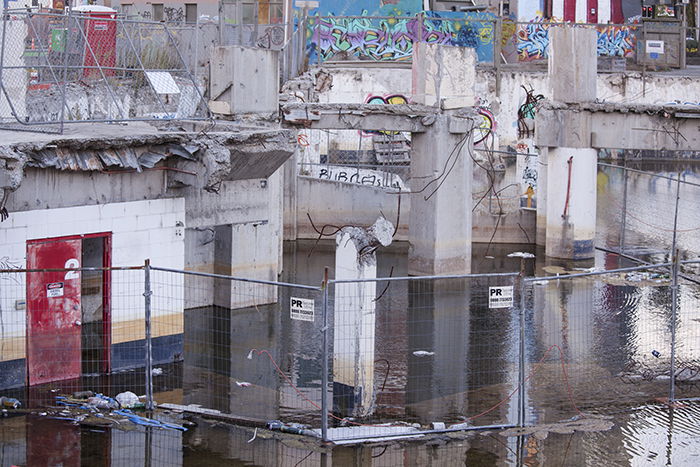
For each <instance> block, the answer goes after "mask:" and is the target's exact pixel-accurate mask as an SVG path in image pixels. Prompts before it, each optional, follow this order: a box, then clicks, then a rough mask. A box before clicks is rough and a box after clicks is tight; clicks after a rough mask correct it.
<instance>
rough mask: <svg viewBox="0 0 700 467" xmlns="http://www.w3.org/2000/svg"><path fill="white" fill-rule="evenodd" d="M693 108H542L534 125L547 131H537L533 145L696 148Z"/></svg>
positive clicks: (699, 117)
mask: <svg viewBox="0 0 700 467" xmlns="http://www.w3.org/2000/svg"><path fill="white" fill-rule="evenodd" d="M601 110H602V111H601ZM694 110H695V112H688V111H687V110H675V111H674V110H666V109H665V108H662V107H658V108H653V109H647V108H639V109H634V111H630V109H628V108H624V109H623V108H620V109H616V108H605V109H597V108H595V107H594V106H586V107H585V109H582V108H577V107H572V108H571V109H568V110H567V109H551V108H549V109H541V110H540V111H539V112H538V113H537V117H536V120H535V125H536V127H537V128H542V129H546V131H537V132H536V145H537V146H539V147H570V148H586V147H590V148H608V149H640V150H641V149H648V150H664V149H666V150H677V151H696V150H697V148H698V147H700V113H697V109H694Z"/></svg>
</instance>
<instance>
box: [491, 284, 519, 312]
mask: <svg viewBox="0 0 700 467" xmlns="http://www.w3.org/2000/svg"><path fill="white" fill-rule="evenodd" d="M512 306H513V286H512V285H504V286H501V287H489V308H510V307H512Z"/></svg>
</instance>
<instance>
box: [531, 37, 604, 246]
mask: <svg viewBox="0 0 700 467" xmlns="http://www.w3.org/2000/svg"><path fill="white" fill-rule="evenodd" d="M549 34H550V38H551V41H550V52H549V54H550V55H549V82H550V86H551V88H552V89H551V96H552V100H553V101H555V102H563V103H581V102H593V101H594V100H595V98H596V81H597V79H596V78H597V66H598V62H597V60H598V57H597V35H596V34H597V33H596V31H595V30H593V29H590V28H575V27H569V26H562V27H553V28H552V29H550V31H549ZM541 113H542V112H539V113H538V116H537V128H539V133H536V137H538V139H539V138H540V137H541V136H543V135H542V133H544V132H546V133H547V134H546V135H545V136H547V137H549V138H550V140H551V141H553V143H550V144H549V145H548V146H550V147H549V149H548V151H547V150H544V148H542V149H543V150H542V151H541V152H542V153H543V154H542V155H543V158H545V159H546V164H547V165H546V166H542V167H546V175H545V177H544V178H545V179H546V182H545V183H546V187H547V189H546V193H544V199H543V200H542V201H543V203H542V204H543V207H542V209H538V225H537V229H538V241H541V240H542V238H541V236H542V230H543V228H542V223H543V221H544V223H545V228H544V230H545V242H546V245H545V254H546V255H547V256H550V257H555V258H567V259H588V258H592V257H593V252H594V250H593V242H594V239H595V223H596V170H597V162H598V159H597V154H596V151H595V150H593V149H591V125H590V114H589V113H588V112H574V111H569V110H561V111H555V112H554V113H552V114H551V115H549V116H547V117H546V118H540V114H541ZM552 135H555V137H554V138H552ZM538 202H539V200H538ZM545 212H546V220H545V219H543V218H542V213H545Z"/></svg>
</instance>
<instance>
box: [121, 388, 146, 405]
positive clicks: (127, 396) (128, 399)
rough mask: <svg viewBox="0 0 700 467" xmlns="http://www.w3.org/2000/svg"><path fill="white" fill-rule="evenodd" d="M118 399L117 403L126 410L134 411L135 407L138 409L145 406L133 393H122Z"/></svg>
mask: <svg viewBox="0 0 700 467" xmlns="http://www.w3.org/2000/svg"><path fill="white" fill-rule="evenodd" d="M116 399H117V402H119V405H120V406H121V407H122V408H125V409H133V408H134V407H137V406H143V404H142V403H141V401H140V400H139V396H137V395H136V394H134V393H133V392H131V391H126V392H122V393H120V394H117V397H116Z"/></svg>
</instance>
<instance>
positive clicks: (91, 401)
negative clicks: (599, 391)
mask: <svg viewBox="0 0 700 467" xmlns="http://www.w3.org/2000/svg"><path fill="white" fill-rule="evenodd" d="M87 403H88V405H89V406H92V407H94V408H96V409H118V408H119V402H117V401H115V400H114V399H112V398H111V397H107V396H105V395H102V394H96V395H95V396H93V397H89V398H88V400H87Z"/></svg>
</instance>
